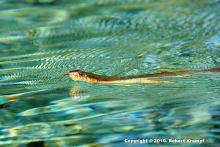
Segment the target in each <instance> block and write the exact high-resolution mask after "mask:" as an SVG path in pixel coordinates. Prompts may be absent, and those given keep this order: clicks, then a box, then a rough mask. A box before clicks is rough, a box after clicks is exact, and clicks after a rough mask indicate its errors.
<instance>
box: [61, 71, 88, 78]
mask: <svg viewBox="0 0 220 147" xmlns="http://www.w3.org/2000/svg"><path fill="white" fill-rule="evenodd" d="M64 75H65V76H68V77H70V78H71V79H73V80H83V79H84V78H85V74H84V72H83V71H81V70H72V71H70V72H68V73H66V74H64Z"/></svg>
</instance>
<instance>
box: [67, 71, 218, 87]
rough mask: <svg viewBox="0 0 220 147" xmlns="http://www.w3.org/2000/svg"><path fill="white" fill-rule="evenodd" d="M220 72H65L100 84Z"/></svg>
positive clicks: (145, 81)
mask: <svg viewBox="0 0 220 147" xmlns="http://www.w3.org/2000/svg"><path fill="white" fill-rule="evenodd" d="M213 72H220V68H210V69H205V70H183V71H175V72H157V73H151V74H144V75H136V76H121V77H120V76H106V75H99V74H95V73H92V72H86V71H81V70H72V71H69V72H68V73H66V74H64V75H65V76H68V77H69V78H70V79H72V80H74V81H83V82H89V83H98V84H137V83H146V84H149V83H150V84H151V83H169V81H164V80H162V81H161V80H154V79H151V78H161V77H182V76H188V75H192V74H196V73H213Z"/></svg>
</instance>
